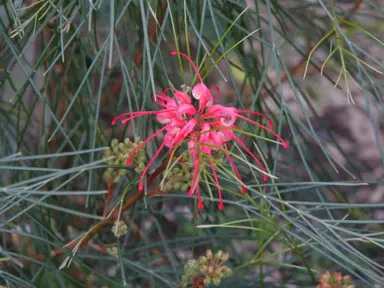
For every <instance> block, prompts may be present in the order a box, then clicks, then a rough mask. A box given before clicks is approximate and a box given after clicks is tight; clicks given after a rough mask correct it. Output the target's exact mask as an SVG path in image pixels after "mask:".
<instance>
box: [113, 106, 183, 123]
mask: <svg viewBox="0 0 384 288" xmlns="http://www.w3.org/2000/svg"><path fill="white" fill-rule="evenodd" d="M176 110H177V109H170V110H164V109H163V110H159V111H135V112H127V113H123V114H120V115H119V116H116V117H115V118H113V120H112V125H115V124H116V122H117V120H119V119H120V118H123V117H126V116H131V115H134V116H136V115H138V116H143V115H155V114H159V113H166V112H172V111H176Z"/></svg>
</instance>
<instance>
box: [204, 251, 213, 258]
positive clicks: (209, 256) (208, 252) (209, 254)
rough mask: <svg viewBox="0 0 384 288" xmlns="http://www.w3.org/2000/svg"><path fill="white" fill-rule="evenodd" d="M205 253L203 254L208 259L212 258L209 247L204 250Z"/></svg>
mask: <svg viewBox="0 0 384 288" xmlns="http://www.w3.org/2000/svg"><path fill="white" fill-rule="evenodd" d="M205 253H206V254H205V255H207V258H208V259H212V256H213V254H212V250H211V249H208V250H207V252H205Z"/></svg>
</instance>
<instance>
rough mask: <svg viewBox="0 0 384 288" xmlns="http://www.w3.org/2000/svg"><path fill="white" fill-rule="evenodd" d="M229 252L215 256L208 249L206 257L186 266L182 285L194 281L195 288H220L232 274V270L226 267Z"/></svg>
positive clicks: (221, 252)
mask: <svg viewBox="0 0 384 288" xmlns="http://www.w3.org/2000/svg"><path fill="white" fill-rule="evenodd" d="M228 258H229V254H228V252H223V251H221V250H219V251H217V253H216V254H215V255H213V254H212V251H211V250H210V249H208V250H207V251H206V255H205V256H200V257H199V259H198V260H195V259H191V260H189V261H188V262H187V263H186V264H185V265H184V275H183V277H182V279H181V282H182V285H180V286H183V285H185V284H186V283H188V282H190V281H193V282H194V284H195V286H194V287H202V286H203V285H204V286H210V285H211V284H213V285H214V286H219V285H220V282H221V281H222V279H224V278H225V277H228V276H230V275H231V274H232V270H231V268H229V267H227V266H225V265H224V263H225V262H226V261H227V260H228Z"/></svg>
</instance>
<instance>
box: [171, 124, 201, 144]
mask: <svg viewBox="0 0 384 288" xmlns="http://www.w3.org/2000/svg"><path fill="white" fill-rule="evenodd" d="M196 124H197V120H196V119H195V118H193V119H191V120H189V121H188V122H187V124H185V125H184V127H183V128H182V129H181V130H180V132H179V133H177V135H176V137H175V140H174V142H173V143H174V144H178V143H179V142H181V141H182V140H183V139H184V138H185V137H187V136H188V134H189V133H191V132H192V131H193V129H194V128H195V126H196Z"/></svg>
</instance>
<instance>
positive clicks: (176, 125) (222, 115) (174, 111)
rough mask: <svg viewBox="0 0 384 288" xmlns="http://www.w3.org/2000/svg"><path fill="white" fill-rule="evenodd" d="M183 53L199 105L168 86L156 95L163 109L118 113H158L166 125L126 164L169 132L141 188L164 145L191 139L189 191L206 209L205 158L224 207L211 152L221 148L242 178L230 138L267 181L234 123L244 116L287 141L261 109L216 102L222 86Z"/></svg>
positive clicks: (177, 144)
mask: <svg viewBox="0 0 384 288" xmlns="http://www.w3.org/2000/svg"><path fill="white" fill-rule="evenodd" d="M179 54H180V55H181V56H183V57H184V58H186V59H187V60H188V61H189V63H190V64H191V65H192V67H193V69H194V70H195V72H196V74H197V76H198V78H199V80H200V83H198V84H196V85H195V86H194V87H193V88H192V96H193V97H194V98H195V99H197V100H198V101H199V105H198V106H199V107H198V109H197V110H196V108H195V107H194V106H193V105H192V101H191V98H190V96H189V95H188V94H186V93H184V92H182V91H179V90H177V89H169V88H167V89H165V90H164V92H163V94H161V95H156V100H155V99H154V101H155V103H156V104H158V105H159V106H160V107H162V108H163V109H161V110H158V111H143V112H128V113H124V114H121V115H119V116H117V117H116V118H115V119H113V121H112V124H116V122H117V120H118V119H120V118H123V117H126V118H125V119H123V120H122V121H121V123H122V124H125V123H127V122H129V121H131V120H134V119H136V118H138V117H141V116H145V115H156V119H157V121H158V122H159V123H160V124H164V125H165V126H164V127H162V128H161V129H159V130H158V131H156V132H155V133H154V134H152V135H151V136H149V137H148V138H147V139H146V140H145V141H144V142H142V143H141V144H140V145H139V146H138V147H137V148H136V149H135V150H134V151H133V152H132V154H131V155H130V156H129V157H128V159H127V164H129V163H130V161H131V159H132V157H133V156H134V155H135V154H136V153H137V151H139V149H141V148H142V147H143V146H144V145H145V144H146V143H148V142H149V141H150V140H152V139H153V138H155V137H156V136H157V135H159V134H160V133H162V132H164V131H165V132H166V134H165V137H164V140H163V142H162V144H161V145H160V147H159V149H158V150H157V151H156V152H155V155H154V156H153V157H152V158H151V160H150V161H149V163H148V164H147V166H146V167H145V169H144V171H143V173H142V175H141V177H140V182H139V190H142V189H143V180H144V177H145V175H146V174H147V172H148V170H149V168H150V167H151V166H152V164H153V162H154V161H155V160H156V158H157V157H158V156H159V154H160V153H161V151H162V149H163V148H164V147H168V148H169V149H170V151H169V152H171V151H172V150H173V149H175V147H180V146H181V145H182V144H183V143H185V142H187V143H188V153H189V155H191V156H192V161H193V167H194V174H193V178H192V183H191V187H190V190H189V193H188V194H189V195H191V196H192V195H193V194H194V191H195V190H196V191H197V198H198V208H199V209H203V207H204V205H203V201H202V198H201V195H200V187H199V169H200V165H201V163H202V161H205V160H208V162H209V166H210V167H211V170H212V174H213V178H214V180H215V182H216V185H217V192H218V196H219V206H218V207H219V209H220V210H222V209H224V205H223V198H222V193H221V188H220V183H219V179H218V176H217V173H216V167H215V160H214V157H213V156H212V151H222V152H223V153H224V155H225V157H226V159H227V160H228V162H229V164H230V166H231V168H232V169H233V171H234V172H235V174H236V177H237V178H238V179H239V181H240V182H241V183H243V182H242V178H241V176H240V173H239V171H238V169H237V167H236V165H235V163H234V162H233V160H232V158H231V156H230V155H229V153H228V152H229V151H228V150H227V148H228V147H229V142H231V141H235V142H237V143H238V144H239V145H240V146H241V147H242V148H243V149H244V151H246V152H247V154H249V155H250V156H251V158H252V159H254V160H255V161H256V162H257V164H258V165H259V167H260V169H261V171H262V172H263V174H264V181H268V175H267V174H266V170H265V167H264V165H263V164H262V163H261V161H260V160H259V159H258V158H257V157H256V155H254V154H253V153H252V152H251V151H250V150H249V149H248V148H247V146H246V145H245V143H244V142H243V140H241V139H240V138H238V137H237V136H236V135H235V133H234V131H235V130H236V131H238V130H241V129H239V128H238V127H237V126H236V125H235V123H236V121H237V119H242V120H244V121H247V122H249V123H251V124H253V125H256V126H258V127H260V128H262V129H264V130H265V131H267V132H268V133H270V134H272V135H273V136H274V137H276V138H277V139H278V140H279V141H280V142H281V144H282V145H283V147H284V148H287V147H288V144H287V143H286V142H285V141H284V140H283V139H282V138H281V137H280V136H279V135H277V134H276V133H275V132H274V131H273V130H271V129H270V128H272V126H273V123H272V120H271V119H270V118H269V117H268V116H266V115H264V114H262V113H259V112H252V111H248V110H238V109H236V108H234V107H226V106H222V105H217V104H214V103H215V102H216V101H217V99H218V97H219V94H220V90H219V88H218V87H216V86H215V87H213V88H211V89H209V88H208V87H207V86H206V85H205V84H204V82H203V79H202V77H201V75H200V72H199V70H198V68H197V67H196V65H195V64H194V63H193V62H192V60H191V59H190V58H189V57H188V56H187V55H186V54H184V53H179ZM172 55H177V52H172ZM211 90H216V96H215V99H213V96H212V93H211ZM168 91H172V92H173V95H174V97H170V96H167V95H166V93H167V92H168ZM243 114H251V115H257V116H260V117H263V118H265V119H266V120H268V122H269V126H270V128H268V127H266V126H264V125H262V124H260V123H258V122H255V121H253V120H251V119H249V118H247V117H245V116H243ZM242 192H243V193H246V188H245V186H244V184H242Z"/></svg>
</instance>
